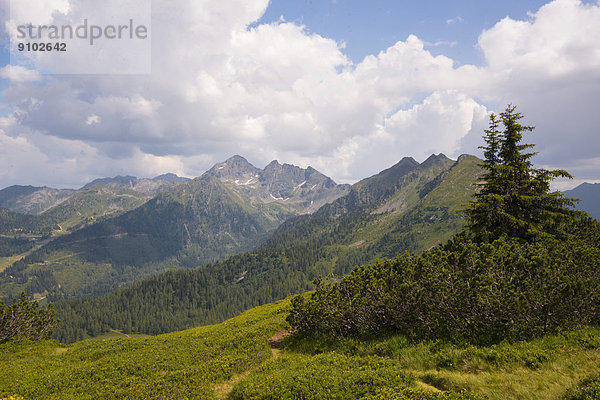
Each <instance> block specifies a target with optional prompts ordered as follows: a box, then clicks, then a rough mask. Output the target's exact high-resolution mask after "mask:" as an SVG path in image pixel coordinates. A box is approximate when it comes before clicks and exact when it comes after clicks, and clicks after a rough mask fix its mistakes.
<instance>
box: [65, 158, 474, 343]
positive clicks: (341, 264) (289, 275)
mask: <svg viewBox="0 0 600 400" xmlns="http://www.w3.org/2000/svg"><path fill="white" fill-rule="evenodd" d="M479 161H480V160H478V159H477V158H475V157H473V156H467V155H465V156H461V157H460V158H459V159H458V160H457V161H453V160H450V159H448V158H447V157H446V156H444V155H442V154H440V155H434V156H431V157H430V158H428V159H427V160H426V161H424V162H423V163H418V162H416V161H415V160H414V159H412V158H404V159H402V160H401V161H400V162H398V163H397V164H396V165H394V166H392V167H391V168H389V169H387V170H385V171H382V172H381V173H379V174H377V175H375V176H372V177H370V178H367V179H364V180H362V181H360V182H358V183H356V184H354V185H352V187H351V189H350V191H349V192H348V193H347V194H346V195H345V196H342V197H340V198H338V199H336V200H335V201H333V202H331V203H327V204H325V205H324V206H322V207H321V208H320V209H319V210H318V211H316V212H315V213H312V214H305V215H300V216H297V217H294V218H291V219H289V220H287V221H286V222H284V223H283V224H281V226H280V227H279V228H277V230H275V232H273V233H272V234H271V235H270V236H269V238H268V239H267V240H266V241H265V242H264V243H263V244H262V245H260V246H259V247H258V248H256V250H254V251H251V252H246V253H240V254H237V255H234V256H232V257H229V258H227V259H225V260H223V261H217V262H214V263H210V264H207V265H199V264H198V255H197V254H191V253H190V252H187V253H181V254H180V256H179V258H178V263H179V264H178V266H179V268H180V269H179V270H176V271H170V272H167V273H164V274H160V275H156V276H154V277H151V278H149V279H147V280H143V281H140V282H137V283H134V284H133V285H130V286H127V287H124V288H121V289H119V290H117V291H113V292H110V293H108V294H106V295H103V296H99V297H95V298H88V299H72V300H69V301H60V302H57V303H55V307H56V309H57V313H58V316H59V318H60V319H61V320H62V321H63V322H64V325H62V326H59V328H58V329H57V332H56V337H57V338H58V339H60V340H62V341H67V342H69V341H73V340H78V339H81V338H84V337H88V336H95V335H98V334H101V333H102V332H106V331H108V330H111V329H113V330H122V331H124V332H127V333H129V332H134V333H142V332H143V333H151V334H155V333H162V332H169V331H173V330H178V329H183V328H186V327H189V326H195V325H198V324H207V323H214V322H218V321H222V320H224V319H225V318H228V317H230V316H232V315H237V314H239V313H240V312H241V311H243V310H246V309H248V308H251V307H254V306H256V305H260V304H264V303H267V302H270V301H273V300H275V299H280V298H283V297H285V296H287V295H289V294H292V293H299V292H302V291H306V290H310V289H311V288H312V281H313V280H314V279H315V278H317V277H319V276H325V275H328V274H329V273H332V272H334V273H336V274H345V273H347V272H349V271H350V270H351V269H352V268H353V267H354V266H356V265H360V264H364V263H368V262H370V261H373V260H375V259H377V258H381V257H395V256H396V255H397V254H401V253H403V252H404V251H415V252H420V251H422V250H425V249H427V248H430V247H432V246H435V245H436V244H438V243H442V242H444V241H445V240H447V239H448V238H450V237H451V236H452V235H453V234H454V233H456V232H457V231H459V230H460V229H461V228H462V226H463V225H464V222H463V220H462V218H461V215H460V209H461V207H463V206H464V204H466V203H467V202H468V201H469V200H470V198H471V196H472V194H473V193H474V191H475V190H476V187H477V185H476V183H477V182H478V179H479V176H480V174H481V169H480V167H479Z"/></svg>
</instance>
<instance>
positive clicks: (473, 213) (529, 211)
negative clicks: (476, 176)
mask: <svg viewBox="0 0 600 400" xmlns="http://www.w3.org/2000/svg"><path fill="white" fill-rule="evenodd" d="M521 119H523V115H522V114H521V113H519V112H517V111H516V106H513V105H510V104H509V105H508V106H507V107H506V109H505V110H504V111H503V112H502V113H500V114H499V117H498V116H496V115H495V114H492V115H491V116H490V124H489V128H488V129H486V130H485V135H484V137H483V138H484V141H485V143H486V145H485V146H481V147H480V148H482V149H483V150H484V161H483V163H482V165H481V166H482V167H483V168H484V170H485V173H484V175H483V180H484V183H483V184H482V187H481V188H480V191H479V192H478V193H477V194H476V195H475V200H474V201H472V202H471V203H470V205H469V208H468V209H467V210H466V212H465V217H466V218H467V222H468V224H467V227H468V229H469V230H470V231H471V233H473V234H474V236H475V237H476V238H478V239H479V240H482V241H488V240H494V239H497V238H499V237H501V236H509V237H517V238H522V239H525V240H531V239H535V238H536V237H540V236H548V235H550V236H555V235H558V234H559V233H560V232H561V231H562V230H563V228H564V225H565V224H567V223H568V221H569V220H571V219H572V218H573V217H574V215H576V214H577V213H576V212H575V211H573V210H572V206H573V204H574V200H572V199H568V198H565V197H564V196H563V195H562V194H560V193H559V192H550V182H551V181H552V180H553V179H555V178H557V177H567V178H572V176H571V175H570V174H569V173H568V172H567V171H565V170H546V169H543V168H534V167H533V163H532V162H531V158H532V157H533V156H534V155H536V154H537V153H535V152H528V151H527V149H530V148H532V147H534V146H535V145H533V144H522V143H521V142H522V140H523V133H524V132H530V131H532V130H533V129H534V127H533V126H527V125H522V124H521V123H520V122H519V121H520V120H521ZM500 123H501V124H502V125H503V127H504V129H503V130H502V131H500V130H499V126H500Z"/></svg>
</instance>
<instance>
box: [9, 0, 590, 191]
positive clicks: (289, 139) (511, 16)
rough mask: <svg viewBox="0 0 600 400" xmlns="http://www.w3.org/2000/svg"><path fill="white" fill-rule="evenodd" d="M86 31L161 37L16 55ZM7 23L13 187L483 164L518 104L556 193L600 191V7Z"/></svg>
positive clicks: (114, 15)
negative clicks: (484, 150)
mask: <svg viewBox="0 0 600 400" xmlns="http://www.w3.org/2000/svg"><path fill="white" fill-rule="evenodd" d="M84 19H85V20H87V21H88V22H89V24H90V25H91V24H97V25H98V26H100V27H102V28H107V29H108V27H109V24H112V23H114V24H115V26H116V25H117V24H118V23H120V22H126V21H130V20H131V21H132V29H131V31H132V32H133V30H134V29H133V22H134V21H135V23H136V24H140V25H144V26H145V27H146V28H147V35H146V37H141V36H140V37H138V38H137V39H134V38H133V36H132V37H131V38H129V39H128V38H127V37H125V36H124V37H123V38H119V39H118V40H117V39H113V40H109V39H107V38H105V37H102V38H98V39H97V43H95V44H93V45H92V44H90V43H89V38H86V39H85V40H83V39H80V40H77V39H75V40H71V41H68V42H67V46H68V50H67V51H66V52H64V53H60V52H46V53H42V52H39V51H37V52H34V51H29V52H26V51H25V52H23V51H22V52H18V51H16V50H15V46H16V45H17V44H18V43H21V42H23V39H22V38H20V37H19V33H20V32H19V31H18V30H17V28H16V27H17V26H23V25H24V24H31V25H32V26H42V25H45V26H50V25H55V26H64V25H65V24H71V25H72V26H78V25H77V24H80V23H81V22H82V21H83V20H84ZM0 22H1V24H2V28H1V33H0V46H1V47H2V48H1V49H0V165H1V167H0V188H3V187H7V186H10V185H13V184H22V185H25V184H31V185H37V186H44V185H46V186H50V187H61V188H62V187H72V188H77V187H81V186H83V185H84V184H85V183H87V182H89V181H91V180H93V179H95V178H99V177H107V176H115V175H135V176H139V177H152V176H157V175H160V174H163V173H167V172H173V173H177V174H178V175H180V176H188V177H194V176H199V175H201V174H202V173H203V172H204V171H206V170H207V169H209V168H210V167H211V166H212V165H214V164H215V163H218V162H221V161H224V160H225V159H227V158H229V157H230V156H232V155H234V154H239V155H242V156H243V157H245V158H246V159H248V160H249V161H250V162H251V163H253V164H254V165H255V166H257V167H261V168H262V167H264V166H265V165H266V164H268V163H269V162H270V161H271V160H274V159H277V160H279V162H281V163H284V162H285V163H290V164H294V165H298V166H301V167H304V168H306V167H308V166H312V167H314V168H316V169H317V170H319V171H321V172H323V173H324V174H326V175H328V176H330V177H332V178H333V179H334V180H336V181H337V182H339V183H353V182H356V181H358V180H360V179H362V178H365V177H368V176H370V175H373V174H375V173H377V172H379V171H381V170H383V169H385V168H388V167H390V166H391V165H393V164H394V163H396V162H398V161H399V160H400V159H401V158H403V157H405V156H410V157H414V158H415V159H416V160H417V161H423V160H424V159H426V158H427V157H428V156H429V155H430V154H432V153H435V154H438V153H444V154H446V155H447V156H449V157H451V158H457V157H458V156H459V155H460V154H464V153H469V154H475V155H478V156H480V155H481V150H480V149H478V146H480V145H482V144H483V141H482V135H483V130H484V129H486V128H487V125H488V122H489V115H490V114H491V113H499V112H502V111H503V110H504V108H505V107H506V106H507V105H508V104H514V105H516V106H517V111H519V112H521V113H522V114H523V115H524V118H523V120H522V121H523V123H524V124H526V125H533V126H535V127H536V129H535V130H534V131H533V132H532V133H527V134H526V135H525V138H524V142H526V143H535V144H536V147H535V150H536V151H538V152H539V154H538V155H537V156H536V157H535V159H534V162H535V164H536V166H538V167H543V168H561V169H566V170H568V171H569V172H570V173H571V174H573V175H574V177H575V179H573V180H572V181H568V182H567V181H565V182H562V181H561V182H558V183H557V184H556V185H555V188H557V189H567V188H571V187H574V186H576V185H577V184H579V183H582V182H584V181H587V182H600V153H599V150H600V132H599V128H598V127H599V126H600V113H599V112H598V104H600V1H599V0H590V1H579V0H554V1H535V0H504V1H488V0H482V1H477V2H473V1H471V0H457V1H447V0H445V1H442V0H439V1H438V0H429V1H420V2H417V1H402V0H372V1H368V2H367V1H360V0H320V1H317V0H312V1H309V0H295V1H289V0H272V1H270V2H269V1H268V0H218V1H217V0H204V1H199V0H105V1H103V2H97V1H94V0H0ZM109 32H110V33H113V31H112V30H110V29H109ZM126 32H127V31H126ZM132 35H133V33H132ZM43 41H44V42H46V41H50V40H46V39H44V40H43ZM64 41H65V40H64V38H60V39H54V40H53V41H52V43H55V42H64ZM11 46H12V47H11ZM111 46H113V47H111Z"/></svg>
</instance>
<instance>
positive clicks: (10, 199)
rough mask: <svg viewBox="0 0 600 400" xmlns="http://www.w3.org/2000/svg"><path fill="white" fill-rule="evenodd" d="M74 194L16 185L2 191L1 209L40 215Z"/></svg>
mask: <svg viewBox="0 0 600 400" xmlns="http://www.w3.org/2000/svg"><path fill="white" fill-rule="evenodd" d="M74 193H75V190H72V189H52V188H49V187H45V186H44V187H36V186H19V185H14V186H9V187H7V188H4V189H2V190H0V207H4V208H6V209H8V210H10V211H14V212H18V213H21V214H39V213H42V212H44V211H46V210H48V209H49V208H52V207H53V206H55V205H57V204H60V203H61V202H62V201H64V200H66V199H67V198H69V197H70V196H72V195H73V194H74Z"/></svg>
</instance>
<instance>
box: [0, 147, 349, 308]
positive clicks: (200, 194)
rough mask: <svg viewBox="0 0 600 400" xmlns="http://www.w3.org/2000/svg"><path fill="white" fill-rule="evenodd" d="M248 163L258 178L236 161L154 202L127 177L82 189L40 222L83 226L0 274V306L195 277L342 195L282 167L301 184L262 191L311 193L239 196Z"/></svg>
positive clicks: (327, 183)
mask: <svg viewBox="0 0 600 400" xmlns="http://www.w3.org/2000/svg"><path fill="white" fill-rule="evenodd" d="M244 162H245V163H246V165H244V167H245V168H250V169H252V168H254V169H253V170H252V171H254V170H256V171H258V173H259V175H260V174H262V173H263V172H262V170H259V169H256V168H255V167H253V166H251V165H250V164H249V163H247V161H245V160H244V159H242V158H241V157H233V158H231V159H229V160H228V161H226V162H225V163H221V164H218V166H216V167H215V168H213V169H212V170H211V171H213V170H217V171H220V170H219V169H218V168H219V166H221V167H223V168H222V169H223V170H226V171H229V173H228V174H224V173H222V174H215V173H213V172H211V171H209V172H207V173H205V174H203V175H202V176H201V177H199V178H196V179H193V180H187V181H185V182H177V180H176V179H172V178H173V177H169V179H167V181H170V182H175V183H177V184H176V185H174V186H173V187H171V188H170V189H168V190H164V191H162V192H161V193H159V194H158V195H156V196H155V197H153V198H151V199H150V200H148V198H145V197H143V196H142V195H141V194H140V191H139V187H140V180H135V179H136V178H133V177H117V178H113V179H110V180H102V182H101V183H98V182H97V183H96V184H94V185H92V186H88V187H86V188H84V189H82V190H80V191H79V192H77V193H76V194H75V195H73V196H72V198H71V199H69V200H68V201H66V202H65V203H64V205H63V204H61V205H60V206H58V207H56V208H54V209H51V210H48V211H46V212H45V213H44V214H42V215H41V216H39V218H42V217H43V218H46V219H47V220H49V221H52V222H56V221H61V222H56V223H57V225H58V227H59V229H64V230H67V229H70V228H72V227H81V226H85V227H84V228H83V229H80V230H77V231H75V232H73V233H71V234H69V235H65V236H62V237H59V238H57V239H55V240H53V241H52V242H51V243H48V244H46V245H45V246H43V247H42V248H41V249H38V250H36V251H35V252H33V253H32V254H31V255H30V256H28V257H26V258H25V259H23V260H21V261H18V262H16V263H15V264H13V265H12V266H10V267H9V268H7V269H6V271H5V272H4V273H2V274H0V298H2V297H4V298H6V297H11V296H15V295H17V294H18V293H19V292H20V291H21V290H25V291H26V292H28V293H32V294H36V295H37V296H46V297H49V298H51V299H58V298H64V297H67V298H69V297H73V296H85V295H99V294H103V293H106V292H108V291H110V290H112V289H115V288H117V287H119V286H122V285H124V284H126V283H131V282H133V281H136V280H139V279H142V278H144V277H148V276H150V275H152V274H154V273H157V272H159V271H165V270H171V269H175V268H180V267H182V266H183V267H185V268H196V267H198V266H201V265H204V264H207V263H210V262H214V261H217V260H221V259H224V258H226V257H228V256H231V255H233V254H237V253H240V252H244V251H249V250H251V249H253V248H255V247H256V246H258V245H259V244H260V243H262V241H264V239H265V238H266V237H267V236H268V234H269V233H270V232H272V231H273V230H274V229H276V228H277V227H278V226H279V225H280V224H281V223H282V222H283V221H285V220H286V219H288V218H290V217H293V216H295V215H298V214H300V213H306V212H309V211H310V209H311V207H312V206H313V205H312V204H314V203H315V202H317V203H318V202H323V201H325V200H327V199H335V198H336V197H339V196H340V195H342V194H344V193H345V191H347V188H348V186H347V185H345V186H338V185H336V184H335V182H333V181H332V180H331V179H329V178H327V177H325V176H324V175H322V174H320V173H318V172H317V171H315V170H313V169H310V170H308V169H307V170H302V169H301V168H298V167H292V166H288V167H286V168H289V169H290V170H292V171H294V172H295V173H296V175H298V176H292V175H291V174H286V173H281V174H274V175H277V178H276V179H274V178H273V179H271V180H270V181H267V183H265V184H264V185H265V187H266V188H267V189H268V188H269V187H272V185H273V182H277V184H279V185H280V186H281V187H284V188H285V187H293V186H297V180H298V179H300V177H301V176H304V177H305V179H307V181H309V182H311V183H312V186H311V187H309V188H302V189H299V190H297V192H298V193H297V195H296V196H295V197H294V202H292V201H288V200H289V199H288V198H281V199H268V200H267V201H263V200H261V198H260V196H259V195H258V194H257V193H258V192H255V191H254V189H253V188H252V187H251V185H246V186H247V187H244V189H243V190H240V189H238V188H237V184H236V183H235V179H233V177H235V173H236V163H242V164H243V163H244ZM265 170H267V169H265ZM238 172H240V173H241V170H239V171H238ZM215 175H217V176H220V178H217V176H215ZM221 179H222V180H221ZM265 179H267V178H265ZM269 185H271V186H269ZM130 188H137V191H134V190H133V189H130ZM277 193H278V194H281V193H282V192H281V191H280V192H277ZM263 197H265V196H264V194H263ZM311 202H313V203H312V204H311ZM111 213H112V214H111ZM86 225H89V226H86Z"/></svg>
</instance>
